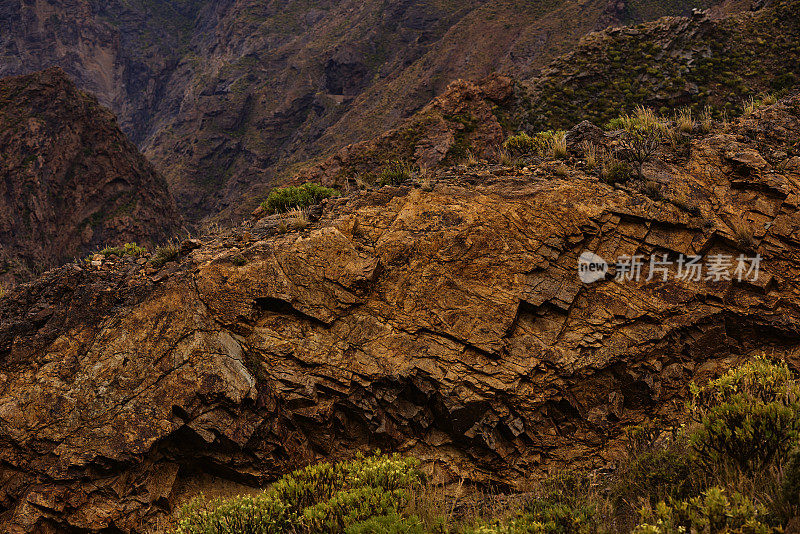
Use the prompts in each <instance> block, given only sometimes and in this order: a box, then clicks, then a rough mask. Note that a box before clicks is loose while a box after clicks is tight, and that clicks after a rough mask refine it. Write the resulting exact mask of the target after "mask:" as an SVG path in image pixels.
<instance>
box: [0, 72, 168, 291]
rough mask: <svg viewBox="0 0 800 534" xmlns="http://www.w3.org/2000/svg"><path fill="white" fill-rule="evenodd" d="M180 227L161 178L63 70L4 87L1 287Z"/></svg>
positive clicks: (1, 83)
mask: <svg viewBox="0 0 800 534" xmlns="http://www.w3.org/2000/svg"><path fill="white" fill-rule="evenodd" d="M181 226H182V224H181V217H180V216H179V215H178V214H177V212H176V210H175V207H174V204H173V202H172V199H171V197H170V195H169V192H168V191H167V185H166V182H165V181H164V179H163V177H162V176H161V175H159V174H158V173H157V172H156V171H155V169H154V168H153V166H152V165H150V163H148V162H147V160H145V159H144V157H143V156H142V155H141V154H140V153H139V152H138V150H137V149H136V147H135V146H133V145H132V144H131V143H130V142H129V141H128V140H127V139H126V138H125V135H124V134H123V133H122V132H121V131H120V129H119V128H118V126H117V123H116V119H115V118H114V115H113V114H112V113H111V112H110V111H108V110H107V109H105V108H103V107H101V106H100V105H99V104H98V103H97V100H96V99H95V98H94V97H91V96H89V95H87V94H86V93H83V92H81V91H78V90H77V89H76V88H75V86H74V85H73V84H72V82H71V81H70V80H69V79H68V78H67V76H66V75H65V74H64V72H63V71H61V70H60V69H58V68H53V69H50V70H46V71H42V72H40V73H37V74H32V75H29V76H21V77H18V78H6V79H3V80H0V282H4V281H10V282H14V281H15V280H16V281H19V280H24V279H28V278H30V277H31V275H32V273H37V272H42V271H43V270H45V269H47V268H50V267H54V266H56V265H59V264H60V263H63V262H64V261H68V260H72V259H74V258H75V257H78V256H81V255H85V254H87V253H88V252H90V251H91V250H93V249H94V250H96V249H97V248H98V247H100V248H102V247H104V246H106V245H118V244H121V243H125V242H128V241H139V242H141V243H142V244H147V245H153V244H155V243H158V242H160V241H163V240H166V239H167V238H169V237H171V236H172V235H174V234H175V233H176V232H177V231H178V230H179V229H180V228H181Z"/></svg>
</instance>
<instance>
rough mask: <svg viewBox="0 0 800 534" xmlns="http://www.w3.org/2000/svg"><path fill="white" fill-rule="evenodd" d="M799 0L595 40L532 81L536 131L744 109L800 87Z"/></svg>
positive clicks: (531, 119) (530, 119) (530, 115)
mask: <svg viewBox="0 0 800 534" xmlns="http://www.w3.org/2000/svg"><path fill="white" fill-rule="evenodd" d="M799 59H800V1H797V0H782V1H776V2H772V3H770V4H769V5H768V6H767V7H764V8H763V9H761V10H758V11H755V12H748V13H741V14H737V15H733V16H730V17H727V18H722V19H713V18H709V17H706V16H694V17H692V18H675V17H671V18H665V19H662V20H659V21H657V22H652V23H648V24H643V25H640V26H636V27H630V28H615V29H610V30H606V31H603V32H599V33H596V34H593V35H590V36H588V37H586V38H585V39H584V40H583V41H582V42H581V43H580V45H579V46H578V47H577V48H576V49H575V50H574V51H572V52H570V53H569V54H566V55H564V56H562V57H560V58H558V59H557V60H555V61H554V62H553V63H552V64H551V65H549V66H548V68H547V69H545V70H544V71H543V72H542V74H541V75H540V76H536V77H533V78H531V79H530V80H529V85H530V87H531V90H530V97H529V99H530V101H531V107H530V109H529V110H527V111H526V112H525V114H524V115H525V119H524V120H523V121H521V122H523V123H524V122H527V123H528V125H529V127H530V129H534V130H536V129H548V128H564V127H570V126H572V125H574V124H575V123H577V122H579V121H581V120H583V119H589V120H592V121H593V122H595V123H598V124H602V123H604V122H606V121H608V120H610V119H612V118H614V117H617V116H619V114H620V113H623V112H628V111H630V110H631V109H632V108H633V107H634V106H636V105H639V104H644V105H646V106H649V107H652V108H654V109H656V110H659V109H660V108H667V109H670V108H674V107H677V106H683V105H690V106H692V107H694V108H695V110H696V111H699V110H702V109H703V107H704V106H705V105H707V104H708V105H711V106H712V107H713V108H714V109H715V110H717V112H718V113H720V112H722V111H723V110H725V111H727V112H728V113H731V114H733V113H740V112H741V110H742V107H743V105H744V104H745V102H746V101H747V100H748V99H749V98H753V97H754V98H758V96H759V95H763V94H766V93H777V94H778V95H780V94H781V93H782V92H784V91H787V90H793V89H794V88H796V87H798V85H800V60H799Z"/></svg>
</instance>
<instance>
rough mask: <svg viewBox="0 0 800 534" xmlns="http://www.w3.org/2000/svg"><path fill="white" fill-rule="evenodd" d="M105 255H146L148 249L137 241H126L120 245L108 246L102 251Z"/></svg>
mask: <svg viewBox="0 0 800 534" xmlns="http://www.w3.org/2000/svg"><path fill="white" fill-rule="evenodd" d="M100 254H102V255H103V256H119V257H122V256H144V255H145V254H147V249H146V248H144V247H140V246H139V245H137V244H136V243H125V244H124V245H122V246H119V247H106V248H104V249H103V250H101V251H100Z"/></svg>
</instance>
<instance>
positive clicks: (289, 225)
mask: <svg viewBox="0 0 800 534" xmlns="http://www.w3.org/2000/svg"><path fill="white" fill-rule="evenodd" d="M281 219H282V223H283V224H284V225H285V227H286V229H287V230H303V229H304V228H307V227H308V225H309V224H311V222H310V221H309V218H308V212H307V211H306V210H302V209H300V208H294V209H291V210H289V211H287V212H286V213H284V214H283V215H281Z"/></svg>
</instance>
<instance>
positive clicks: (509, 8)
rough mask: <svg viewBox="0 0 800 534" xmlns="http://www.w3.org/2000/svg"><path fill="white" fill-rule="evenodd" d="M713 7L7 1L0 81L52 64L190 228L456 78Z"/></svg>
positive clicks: (602, 2) (621, 2)
mask: <svg viewBox="0 0 800 534" xmlns="http://www.w3.org/2000/svg"><path fill="white" fill-rule="evenodd" d="M717 3H718V2H716V1H714V0H672V1H670V2H666V3H665V2H657V1H654V0H547V1H544V2H528V1H520V0H498V1H495V2H488V1H485V0H466V1H464V0H461V1H458V2H456V1H454V0H441V1H436V2H432V1H425V0H402V1H398V2H388V1H383V0H382V1H378V0H366V1H365V0H360V1H355V0H344V1H341V2H333V1H330V0H317V1H313V2H308V1H300V0H290V1H288V2H277V1H266V2H262V1H255V0H221V1H211V0H180V1H166V0H109V1H107V2H96V1H90V0H39V1H37V2H31V1H29V0H11V1H9V2H4V3H3V5H2V6H0V75H8V74H19V73H24V72H28V71H31V70H37V69H41V68H45V67H47V66H50V65H61V66H63V67H64V68H65V69H66V71H67V72H68V73H69V74H70V76H72V77H74V78H75V79H76V80H77V83H78V85H79V86H80V87H81V88H84V89H88V90H90V91H92V92H95V93H96V94H97V95H98V97H99V99H100V102H101V103H103V104H106V105H109V106H110V107H111V108H112V109H113V110H114V111H115V112H117V113H118V114H119V116H120V124H121V125H122V128H123V130H124V131H125V132H126V133H127V134H128V135H130V136H131V138H132V139H133V140H134V142H136V143H137V144H138V145H139V146H140V147H141V148H143V149H144V150H145V152H146V154H147V155H148V156H149V157H150V158H151V159H152V161H153V162H154V163H155V164H156V166H157V167H158V168H159V169H160V170H161V171H162V172H163V173H164V174H165V176H166V177H167V179H168V180H169V182H170V184H171V185H172V187H173V189H174V191H175V194H176V198H177V201H178V204H179V205H180V206H181V207H182V209H183V211H184V212H185V213H186V214H187V216H188V217H189V218H190V219H193V220H199V219H202V218H204V217H206V216H208V215H210V214H213V213H215V212H217V211H218V210H226V213H227V216H235V214H236V213H239V212H240V211H241V209H240V201H241V199H242V198H243V197H252V196H254V195H257V194H260V193H261V192H263V191H264V190H265V189H267V188H268V187H269V186H271V185H274V184H275V183H276V182H278V181H281V180H283V179H285V178H286V177H288V176H290V175H291V169H292V168H293V165H294V164H297V163H299V162H302V161H305V160H307V159H309V158H314V157H318V156H322V155H325V154H329V153H331V152H333V151H335V150H338V149H340V148H341V147H343V146H345V145H347V144H349V143H353V142H357V141H360V140H363V139H368V138H371V137H373V136H375V135H379V134H381V133H383V132H384V131H386V130H387V129H388V128H391V127H393V126H395V125H397V124H398V123H399V121H401V120H402V119H404V118H406V117H408V116H410V115H411V114H412V113H413V112H415V111H417V110H418V109H420V108H421V107H422V106H424V105H425V104H427V103H428V102H429V101H430V100H431V99H432V98H434V97H435V96H437V95H439V94H441V93H442V92H443V91H444V90H445V88H446V87H447V85H448V84H449V83H450V82H451V81H453V80H455V79H458V78H465V79H479V78H482V77H484V76H486V75H488V74H489V73H490V72H492V71H494V70H499V71H501V72H504V73H507V74H513V75H517V76H521V77H529V76H531V75H533V74H535V73H536V72H537V69H538V68H540V67H542V66H543V65H545V64H546V63H547V62H548V61H549V60H550V59H551V58H553V57H555V56H556V55H558V54H561V53H564V52H566V51H568V50H569V49H570V48H571V47H572V46H573V45H574V44H575V43H576V42H577V40H578V39H579V38H580V37H581V36H583V35H585V34H586V33H587V32H589V31H592V30H595V29H600V28H604V27H607V26H608V25H618V24H623V23H628V22H631V21H639V20H648V19H652V18H654V17H658V16H661V15H667V14H688V13H690V12H691V9H692V8H694V7H701V8H702V7H708V6H710V5H714V4H717Z"/></svg>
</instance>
